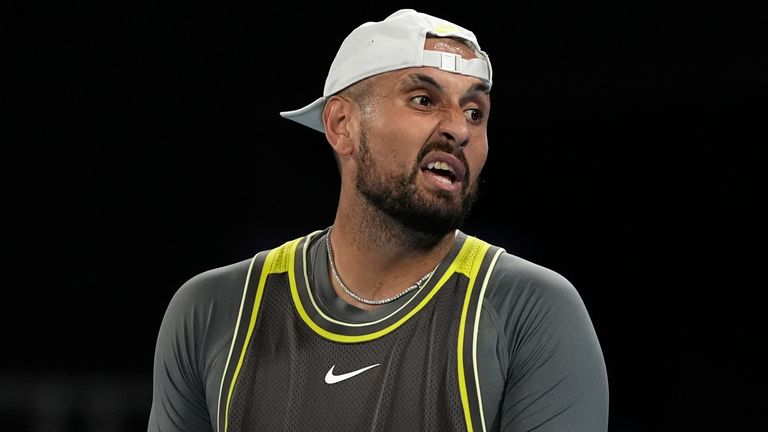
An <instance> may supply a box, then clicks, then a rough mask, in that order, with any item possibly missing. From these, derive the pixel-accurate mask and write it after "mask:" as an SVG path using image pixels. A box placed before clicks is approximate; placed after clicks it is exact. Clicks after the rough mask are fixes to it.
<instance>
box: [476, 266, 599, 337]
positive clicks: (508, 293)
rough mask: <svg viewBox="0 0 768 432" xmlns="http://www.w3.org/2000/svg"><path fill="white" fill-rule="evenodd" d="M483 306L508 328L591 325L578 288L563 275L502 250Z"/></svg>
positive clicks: (501, 324) (490, 279)
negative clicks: (532, 325) (533, 325)
mask: <svg viewBox="0 0 768 432" xmlns="http://www.w3.org/2000/svg"><path fill="white" fill-rule="evenodd" d="M483 307H484V309H485V310H486V313H489V314H490V315H491V316H492V317H493V319H494V321H495V322H497V323H498V324H499V325H500V326H502V327H504V328H506V330H507V331H510V330H511V329H512V327H516V326H520V325H524V324H525V323H529V324H542V323H550V324H553V325H557V326H571V325H575V324H577V325H582V324H588V325H591V323H590V321H591V320H590V317H589V314H588V312H587V309H586V306H585V304H584V302H583V300H582V298H581V296H580V295H579V292H578V290H577V289H576V287H575V286H574V285H573V284H572V283H571V282H570V281H569V280H568V279H567V278H566V277H565V276H563V275H562V274H560V273H558V272H557V271H555V270H553V269H550V268H547V267H544V266H542V265H539V264H536V263H533V262H531V261H528V260H526V259H523V258H521V257H518V256H516V255H512V254H510V253H507V252H505V251H502V252H501V253H500V255H499V257H498V259H497V260H496V263H495V265H494V267H493V268H492V270H491V275H490V277H489V281H488V285H487V287H486V290H485V294H484V296H483Z"/></svg>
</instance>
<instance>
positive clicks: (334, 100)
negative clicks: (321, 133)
mask: <svg viewBox="0 0 768 432" xmlns="http://www.w3.org/2000/svg"><path fill="white" fill-rule="evenodd" d="M356 115H357V108H356V106H355V103H354V102H352V100H350V99H349V98H346V97H344V96H339V95H335V96H331V97H330V98H329V99H328V100H327V101H326V102H325V106H324V107H323V126H325V137H326V139H327V140H328V143H330V144H331V147H333V149H334V151H336V153H337V154H338V155H339V156H345V155H349V154H351V153H352V149H353V147H354V146H353V143H352V137H354V136H355V135H354V128H355V121H356V117H355V116H356Z"/></svg>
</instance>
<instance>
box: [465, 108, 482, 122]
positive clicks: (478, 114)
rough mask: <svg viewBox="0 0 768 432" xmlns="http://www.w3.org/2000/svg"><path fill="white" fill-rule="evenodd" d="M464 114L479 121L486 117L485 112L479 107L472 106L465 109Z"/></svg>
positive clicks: (472, 119) (474, 120)
mask: <svg viewBox="0 0 768 432" xmlns="http://www.w3.org/2000/svg"><path fill="white" fill-rule="evenodd" d="M464 115H466V116H467V118H468V119H469V120H470V121H473V122H479V121H480V120H482V119H483V117H484V113H483V112H482V111H480V110H479V109H477V108H470V109H468V110H465V111H464Z"/></svg>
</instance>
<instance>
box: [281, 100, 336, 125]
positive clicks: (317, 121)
mask: <svg viewBox="0 0 768 432" xmlns="http://www.w3.org/2000/svg"><path fill="white" fill-rule="evenodd" d="M323 105H325V98H324V97H321V98H319V99H318V100H316V101H314V102H312V103H311V104H309V105H307V106H305V107H304V108H301V109H297V110H294V111H282V112H280V115H281V116H283V117H285V118H287V119H288V120H293V121H295V122H296V123H299V124H303V125H304V126H307V127H311V128H312V129H314V130H316V131H318V132H323V133H325V128H324V127H323Z"/></svg>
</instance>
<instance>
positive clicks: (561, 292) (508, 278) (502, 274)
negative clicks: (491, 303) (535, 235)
mask: <svg viewBox="0 0 768 432" xmlns="http://www.w3.org/2000/svg"><path fill="white" fill-rule="evenodd" d="M488 289H489V295H496V296H510V295H511V296H540V297H544V298H547V299H549V300H552V301H555V300H568V299H571V300H572V299H573V297H574V296H575V297H578V292H577V291H576V287H574V285H573V284H572V283H571V282H570V281H569V280H568V279H567V278H566V277H565V276H563V275H562V274H560V273H558V272H557V271H555V270H553V269H550V268H547V267H544V266H542V265H539V264H536V263H533V262H531V261H528V260H526V259H523V258H520V257H518V256H516V255H512V254H510V253H507V252H504V251H502V252H501V254H500V256H499V259H498V260H497V262H496V265H495V266H494V268H493V271H492V273H491V278H490V283H489V287H488Z"/></svg>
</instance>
